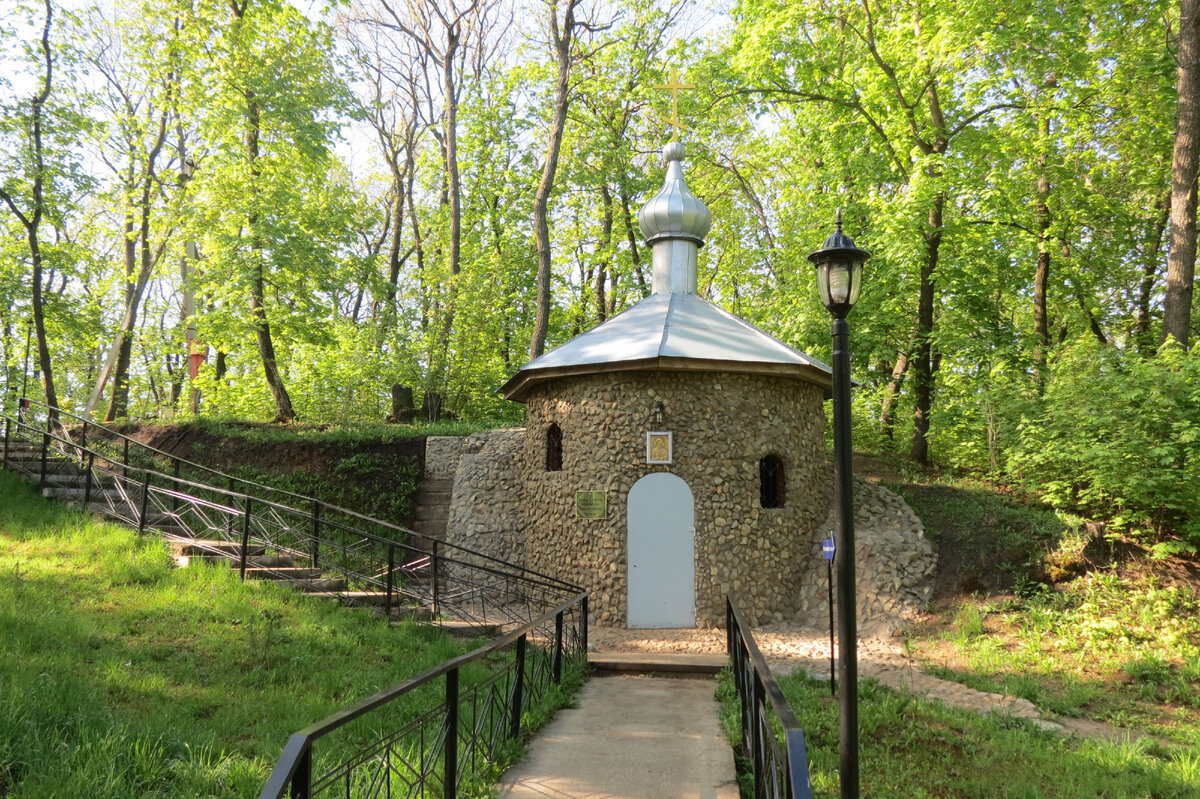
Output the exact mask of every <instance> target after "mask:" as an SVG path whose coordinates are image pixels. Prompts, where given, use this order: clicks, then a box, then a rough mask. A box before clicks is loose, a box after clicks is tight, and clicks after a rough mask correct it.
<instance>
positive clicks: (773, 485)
mask: <svg viewBox="0 0 1200 799" xmlns="http://www.w3.org/2000/svg"><path fill="white" fill-rule="evenodd" d="M758 477H759V482H760V488H759V501H760V502H761V504H762V506H763V507H764V508H782V507H783V502H784V499H785V498H786V494H787V491H786V489H787V483H786V482H785V480H784V477H783V460H781V459H780V457H779V456H778V455H768V456H766V457H765V458H763V459H762V460H760V461H759V462H758Z"/></svg>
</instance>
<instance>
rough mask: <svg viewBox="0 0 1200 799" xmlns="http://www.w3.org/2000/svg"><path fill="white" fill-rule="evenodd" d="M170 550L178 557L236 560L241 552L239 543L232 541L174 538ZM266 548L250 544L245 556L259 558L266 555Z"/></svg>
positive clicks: (171, 540)
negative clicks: (214, 556) (190, 556)
mask: <svg viewBox="0 0 1200 799" xmlns="http://www.w3.org/2000/svg"><path fill="white" fill-rule="evenodd" d="M170 544H171V549H172V550H174V551H176V552H178V553H179V554H180V555H201V556H203V555H216V554H219V555H225V556H226V557H230V558H235V559H236V558H238V557H240V555H241V552H242V545H241V543H235V542H233V541H222V540H220V539H216V538H176V539H170ZM266 551H267V550H266V547H263V546H259V545H258V544H251V545H250V546H249V547H248V548H247V554H248V555H250V556H259V555H263V554H266Z"/></svg>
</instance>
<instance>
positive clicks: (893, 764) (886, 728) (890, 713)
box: [718, 673, 1200, 799]
mask: <svg viewBox="0 0 1200 799" xmlns="http://www.w3.org/2000/svg"><path fill="white" fill-rule="evenodd" d="M721 679H722V686H721V688H720V689H719V691H718V697H719V698H720V699H721V700H722V715H723V719H724V720H725V723H724V726H725V728H726V734H728V735H730V737H731V740H734V741H735V742H736V741H737V740H738V739H739V738H738V733H737V725H738V721H737V711H736V704H733V703H736V701H737V698H736V692H735V691H733V690H732V685H731V683H732V678H731V677H730V676H729V675H728V673H726V674H725V675H724V676H723V677H722V678H721ZM779 682H780V685H781V687H782V688H783V691H784V694H785V695H786V696H787V699H788V702H789V704H790V705H791V706H792V708H793V709H794V710H795V711H796V715H797V718H798V719H799V722H800V726H801V727H802V729H803V730H804V734H805V737H806V741H807V745H808V755H809V762H810V774H811V776H812V782H813V789H814V792H815V795H816V796H817V797H836V796H838V795H839V787H838V751H839V750H838V708H837V701H836V699H833V698H831V697H830V696H829V686H828V683H827V682H825V681H822V680H814V679H811V678H809V677H807V676H804V675H799V674H797V675H792V676H788V677H784V678H782V679H780V681H779ZM859 699H860V703H859V762H860V768H861V775H860V789H861V794H862V796H865V797H872V798H873V799H892V798H893V797H894V798H895V799H901V798H902V797H903V799H919V798H920V797H966V798H969V799H1076V798H1078V799H1085V797H1086V799H1095V798H1096V797H1103V798H1104V799H1123V798H1125V797H1128V798H1129V799H1143V798H1148V797H1154V798H1155V799H1194V798H1195V797H1196V796H1200V750H1197V749H1196V748H1194V747H1183V746H1165V745H1162V744H1158V743H1154V742H1152V741H1150V739H1143V740H1142V741H1139V742H1137V743H1130V744H1109V743H1104V742H1101V741H1096V740H1079V739H1073V738H1064V737H1062V736H1059V735H1057V734H1055V733H1050V732H1043V731H1041V730H1038V729H1037V728H1035V727H1034V726H1032V725H1031V724H1029V723H1027V722H1024V721H1020V720H1016V719H1012V718H1009V717H1005V716H999V715H989V716H981V715H979V714H977V713H973V712H971V711H966V710H959V709H956V708H950V707H947V706H945V705H942V704H940V703H937V702H931V701H925V700H922V699H918V698H915V697H912V696H907V695H904V694H902V693H899V692H896V691H893V690H890V689H888V688H885V687H882V686H880V685H879V684H878V683H876V682H874V681H869V680H868V681H864V682H862V683H861V684H860V688H859Z"/></svg>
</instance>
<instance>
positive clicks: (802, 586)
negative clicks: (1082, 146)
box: [426, 402, 936, 635]
mask: <svg viewBox="0 0 1200 799" xmlns="http://www.w3.org/2000/svg"><path fill="white" fill-rule="evenodd" d="M589 404H590V403H589ZM664 404H666V403H665V402H664ZM676 407H678V406H676ZM568 415H569V414H568ZM559 418H560V419H562V421H560V422H559V424H560V425H561V426H562V427H563V430H564V443H565V444H566V446H564V472H566V470H567V468H568V463H571V460H570V457H569V453H570V452H571V450H572V446H571V442H572V438H571V436H570V435H569V434H568V429H569V426H568V424H566V423H564V422H565V421H566V419H565V418H564V417H562V416H560V417H559ZM579 423H580V424H586V422H585V421H584V420H579ZM705 423H707V424H711V425H712V426H713V427H714V428H719V427H722V426H723V425H722V424H720V423H719V422H717V421H714V420H712V419H709V420H707V422H705ZM664 426H665V427H671V426H672V425H670V424H667V425H664ZM701 426H703V424H702V425H701ZM571 427H573V425H571ZM626 438H627V439H628V440H626V441H624V442H620V441H618V442H617V443H619V444H620V445H621V446H620V447H617V446H615V445H614V446H613V449H614V451H622V452H625V457H626V458H627V459H628V461H627V467H628V469H629V472H630V474H629V475H628V476H624V477H621V478H620V479H617V480H612V481H611V482H608V483H606V486H605V487H606V488H607V491H608V505H609V518H608V519H607V520H604V521H601V520H593V519H576V518H575V513H574V504H573V499H574V497H573V493H572V492H573V491H574V490H575V489H574V486H575V485H585V486H586V487H588V488H591V487H593V483H592V482H591V481H593V480H594V479H595V474H597V472H595V471H592V472H588V471H586V470H582V471H580V472H579V474H581V475H582V476H581V477H579V478H573V477H571V473H569V472H568V473H566V474H565V475H564V473H563V472H559V473H550V475H551V476H550V477H549V478H548V479H546V478H543V480H544V482H543V481H542V480H535V481H533V482H534V484H533V486H532V488H533V489H534V490H532V491H530V490H528V489H530V488H531V486H530V485H529V484H528V483H527V481H526V478H525V472H526V462H527V459H529V458H531V457H535V458H536V460H535V461H534V463H535V464H537V465H538V466H539V467H540V466H541V465H542V464H543V462H544V461H543V455H544V450H543V449H542V447H543V446H544V439H542V440H540V441H539V439H540V436H536V435H534V434H531V433H530V432H529V431H528V430H526V429H515V430H494V431H490V432H487V433H478V434H475V435H471V436H465V437H458V438H450V437H446V438H439V439H430V441H435V440H436V441H437V444H436V445H435V449H436V452H435V453H432V454H433V456H434V457H433V458H432V459H431V453H428V452H427V455H426V458H427V462H429V461H430V460H433V461H435V462H442V463H450V462H453V463H454V464H456V467H455V472H454V492H453V499H452V502H451V508H450V517H449V522H448V524H447V531H446V536H447V540H449V541H451V542H452V543H455V544H459V545H462V546H466V547H469V548H470V549H473V550H476V551H479V552H482V553H483V554H486V555H489V556H491V557H495V558H500V559H502V560H508V561H512V562H516V563H524V564H525V565H528V566H529V567H530V568H534V569H539V570H544V571H548V572H550V573H553V574H556V575H558V576H560V577H562V578H563V579H567V580H570V581H572V582H586V581H585V579H584V576H585V575H588V576H589V579H591V581H592V582H591V583H590V584H588V585H587V587H588V588H589V590H591V591H592V593H593V608H596V613H595V614H594V621H596V622H598V623H601V624H609V625H622V626H623V624H624V620H623V618H617V614H616V612H615V610H616V609H617V608H618V607H619V608H620V610H621V611H622V612H623V609H624V590H625V583H624V570H625V558H624V535H625V526H624V525H625V515H624V513H625V508H624V504H625V500H626V497H627V495H628V491H629V487H630V486H631V485H632V483H633V482H634V481H635V478H633V475H638V476H640V475H641V474H644V473H647V472H648V471H649V470H650V469H651V468H653V469H656V470H663V471H666V470H671V471H673V472H675V473H677V474H680V476H681V477H684V479H687V480H688V481H689V483H691V484H692V487H693V492H694V494H695V495H696V498H697V517H696V524H697V579H696V583H697V609H698V610H700V609H701V608H705V614H706V615H705V617H704V618H703V620H702V621H703V622H704V623H705V624H709V625H719V624H721V623H722V622H723V615H720V614H718V613H717V612H716V611H717V608H716V606H717V605H718V604H719V603H723V602H724V594H725V592H726V591H732V592H733V593H734V595H735V596H737V597H739V602H741V603H742V604H743V607H744V608H746V607H753V608H754V613H755V621H754V622H752V623H753V624H769V623H776V622H780V621H789V622H795V623H799V624H802V625H804V626H807V627H812V628H814V629H822V628H824V627H826V626H827V624H828V622H827V619H828V604H827V602H828V597H829V594H828V585H827V572H826V568H825V562H824V560H823V559H822V558H821V550H820V544H821V541H822V540H823V539H825V538H826V537H828V536H829V535H830V532H831V531H832V530H833V529H834V527H835V525H836V517H835V515H834V514H833V513H832V512H826V513H822V514H821V515H822V516H823V517H824V520H823V521H822V523H820V524H815V525H812V526H811V531H810V532H809V533H808V534H807V535H804V536H797V535H795V534H794V532H793V531H791V530H788V529H787V528H786V527H785V526H783V525H780V526H779V527H777V528H771V527H767V529H768V531H770V530H772V529H776V530H778V531H779V533H780V535H779V536H778V539H777V541H775V542H772V541H766V542H762V541H760V542H757V543H755V542H754V541H753V540H752V539H754V538H756V537H757V534H756V532H755V531H756V530H757V529H758V527H757V526H756V525H757V524H760V523H762V522H764V521H766V522H768V523H769V521H770V518H769V517H770V514H774V513H777V511H775V510H764V509H762V508H758V507H750V506H756V505H757V504H758V502H757V483H758V479H757V474H756V473H747V471H746V470H745V469H744V468H738V467H737V466H736V465H734V464H733V463H732V461H733V459H731V458H720V459H713V461H714V462H712V463H710V465H708V466H693V467H692V472H693V473H692V474H690V475H688V476H685V475H684V474H683V470H682V468H681V467H682V466H683V464H682V463H676V464H672V465H671V466H660V467H646V466H645V465H644V464H638V463H637V461H638V460H639V459H644V452H639V453H631V452H626V450H629V449H630V448H632V447H634V446H635V442H634V441H633V440H632V439H633V435H632V434H628V435H627V436H626ZM530 439H534V441H535V443H534V445H533V451H532V455H531V454H530V444H529V441H530ZM593 439H594V440H596V441H597V442H598V441H599V437H598V436H593ZM687 440H688V439H687V438H685V439H684V441H685V443H686V442H687ZM576 443H577V444H578V440H576ZM605 446H606V447H607V446H609V445H605ZM636 446H638V447H644V438H642V439H640V440H639V441H638V442H637V443H636ZM677 446H678V444H677ZM576 449H578V447H576ZM677 451H678V450H677ZM822 452H823V450H822ZM680 456H681V458H682V453H680ZM572 457H574V458H576V459H579V458H582V457H584V456H583V455H582V454H581V453H579V452H578V451H577V452H576V453H575V455H574V456H572ZM726 461H730V463H726ZM755 463H756V461H755ZM789 466H790V464H789ZM574 468H576V469H580V464H579V463H578V462H576V463H575V464H574ZM704 469H707V471H704ZM751 471H752V472H753V470H751ZM792 471H793V470H791V469H789V480H788V502H789V504H790V503H791V502H792V501H793V500H794V496H795V495H794V494H793V493H792V491H793V478H792ZM729 472H732V474H729ZM697 475H700V476H704V475H711V478H710V479H713V480H714V485H715V486H716V487H715V488H714V489H713V490H712V491H711V492H708V493H709V496H708V498H707V499H706V500H705V501H706V502H707V504H708V506H709V507H710V508H712V510H711V511H709V513H711V517H710V518H711V522H710V524H711V526H710V527H709V528H708V529H710V530H713V531H714V532H715V533H716V535H715V537H711V539H710V543H709V544H705V545H704V546H703V547H702V546H701V545H700V539H701V537H702V533H701V532H700V530H701V529H702V528H701V515H700V512H699V507H700V501H699V500H700V494H701V493H702V489H701V488H700V487H699V486H698V485H696V484H695V483H693V482H692V481H693V480H696V479H697ZM579 480H587V481H588V482H586V483H580V482H578V481H579ZM717 480H719V481H720V482H715V481H717ZM810 480H811V481H812V485H811V486H810V488H809V490H810V491H812V492H813V493H819V494H820V496H819V498H818V499H817V500H816V504H815V507H817V508H819V509H821V510H822V511H824V510H825V509H826V508H827V507H828V503H829V497H830V495H831V491H830V490H829V488H830V484H831V481H832V471H831V468H830V466H829V464H828V463H827V462H825V461H824V460H823V459H822V460H820V461H819V466H818V467H817V468H815V469H814V470H813V472H812V473H811V475H810ZM558 484H562V485H558ZM556 486H557V487H558V490H554V489H555V487H556ZM735 492H736V493H739V494H740V495H741V497H740V498H733V499H731V498H730V496H729V495H730V494H733V493H735ZM531 495H532V496H533V497H535V498H540V501H541V502H542V503H545V502H546V501H547V499H548V498H549V499H551V500H552V501H553V502H555V503H560V502H561V503H562V506H561V507H556V508H555V509H553V510H552V511H551V510H548V509H547V507H546V505H545V504H542V505H540V506H539V505H530V501H531V500H530V496H531ZM747 497H749V498H747ZM854 498H855V507H856V510H855V532H856V550H857V558H856V560H857V562H858V595H857V599H858V623H859V627H860V630H862V631H863V634H864V635H870V634H885V633H888V632H891V631H894V630H896V629H898V628H899V627H901V626H902V625H903V623H904V621H905V620H906V619H907V618H910V617H911V616H912V615H913V614H915V613H916V612H918V611H919V610H921V609H922V608H923V607H924V606H925V604H926V603H927V602H928V601H929V598H930V596H931V595H932V591H933V573H934V569H935V566H936V556H935V555H934V553H933V549H932V547H931V546H930V544H929V541H928V540H927V539H926V538H925V535H924V528H923V526H922V524H921V522H920V520H919V519H918V518H917V516H916V514H914V513H913V512H912V510H911V509H910V508H909V507H908V504H907V503H906V502H905V501H904V500H903V499H902V498H901V497H900V496H898V495H896V494H895V493H893V492H891V491H888V490H887V489H886V488H883V487H882V486H879V485H877V484H875V483H870V482H867V481H866V480H863V479H861V478H859V479H856V480H855V485H854ZM531 508H532V509H533V510H534V512H535V513H536V514H537V518H538V520H539V524H538V526H537V527H534V526H531V525H530V521H529V516H530V514H529V512H528V511H529V510H530V509H531ZM778 510H780V511H782V510H784V509H778ZM718 511H719V512H720V515H719V516H718V515H717V512H718ZM739 515H740V518H739ZM780 515H782V514H780ZM572 546H574V547H576V548H577V551H576V552H570V551H569V548H570V547H572ZM789 548H790V549H789ZM530 549H532V550H534V551H535V552H536V553H538V555H537V557H536V561H537V562H536V563H535V562H532V561H531V559H530V558H528V557H527V555H528V550H530ZM555 558H557V559H560V560H561V561H562V562H561V563H558V562H556V561H555V560H554V559H555ZM749 559H752V562H753V563H754V564H755V567H754V568H755V569H757V570H758V571H759V572H761V573H760V574H748V573H746V568H745V566H746V564H747V563H749V562H751V561H750V560H749ZM835 585H836V582H835ZM764 586H765V587H764ZM835 590H836V589H835ZM703 591H710V592H714V593H712V594H710V596H708V597H704V596H702V592H703ZM617 592H620V593H619V594H618V593H617ZM598 606H599V607H598ZM721 607H722V608H723V604H722V605H721ZM722 612H723V611H722ZM749 612H750V611H747V613H749Z"/></svg>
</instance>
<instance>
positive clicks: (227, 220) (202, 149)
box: [184, 0, 354, 422]
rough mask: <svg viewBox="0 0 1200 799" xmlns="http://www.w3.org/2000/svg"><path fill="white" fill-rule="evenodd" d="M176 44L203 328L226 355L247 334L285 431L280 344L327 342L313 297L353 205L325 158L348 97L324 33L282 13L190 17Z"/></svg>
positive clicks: (253, 2)
mask: <svg viewBox="0 0 1200 799" xmlns="http://www.w3.org/2000/svg"><path fill="white" fill-rule="evenodd" d="M184 31H185V35H186V37H187V41H188V46H189V49H188V51H187V58H188V59H189V60H190V62H191V70H192V73H191V78H192V79H191V80H189V81H188V82H187V83H186V85H185V92H186V100H187V102H186V105H187V108H188V109H189V110H188V113H189V114H190V115H192V117H193V118H194V119H195V120H196V124H197V126H198V129H199V136H200V139H201V143H200V146H198V147H197V148H196V154H195V160H196V163H197V167H196V176H195V178H194V179H193V181H192V187H191V188H192V190H193V197H194V202H193V204H192V211H191V213H190V215H189V216H190V219H189V227H190V228H191V229H192V231H193V233H194V234H195V236H196V238H197V239H198V240H200V241H201V242H202V243H203V248H202V249H203V252H204V253H205V260H204V268H203V272H202V275H201V276H200V278H199V279H200V281H201V282H202V284H203V287H204V289H205V292H206V293H207V295H208V297H209V303H210V304H211V310H210V311H209V312H208V313H206V314H205V315H204V319H202V320H201V321H202V323H203V324H205V325H208V326H209V330H208V336H207V340H210V341H213V340H214V339H213V338H212V337H213V336H215V337H216V338H217V339H219V341H214V343H217V344H218V346H219V349H221V350H222V351H226V352H228V351H230V348H231V345H232V343H233V341H234V340H235V338H236V337H237V334H238V333H239V332H241V331H244V330H248V331H249V332H252V333H253V335H254V340H255V343H256V349H257V351H258V360H259V362H260V364H261V366H262V374H263V377H264V378H265V381H266V384H267V388H268V389H269V391H270V394H271V398H272V401H273V404H274V409H275V413H274V418H275V420H276V421H278V422H288V421H291V420H293V419H295V418H296V416H297V413H296V409H295V407H294V405H293V402H292V398H291V395H290V394H289V392H288V390H287V388H286V385H285V381H284V378H285V374H284V367H285V364H281V363H280V359H279V357H278V354H277V348H276V338H277V336H279V335H280V334H281V333H282V334H283V335H285V336H288V337H290V336H315V337H321V336H327V335H328V330H327V329H325V328H323V326H322V325H321V324H320V322H319V321H318V320H319V319H320V318H321V315H322V314H321V310H323V308H322V303H323V302H324V301H325V300H326V298H327V295H324V294H323V293H322V292H323V291H324V290H327V288H328V287H329V284H330V283H331V281H333V280H334V276H335V272H336V269H337V265H336V264H337V258H338V255H339V252H340V250H341V248H342V246H343V241H345V240H348V239H349V237H350V236H351V235H352V233H351V226H350V225H349V224H347V223H346V222H345V220H346V219H347V218H348V217H349V215H350V214H352V213H353V212H354V211H353V210H352V200H353V198H352V197H349V196H346V195H344V194H343V193H342V192H341V191H340V185H339V181H337V180H334V179H331V172H332V171H334V170H335V165H336V162H335V159H334V158H333V157H332V155H331V153H330V149H329V142H330V140H331V138H332V137H333V135H334V132H335V130H336V126H337V119H338V117H339V116H340V115H341V114H344V113H345V112H346V109H347V108H348V105H349V94H348V92H347V91H346V89H345V86H344V85H343V84H342V82H341V80H340V79H339V77H338V76H337V74H336V73H335V71H334V67H333V64H334V58H333V52H332V50H333V44H332V38H331V36H330V32H329V31H328V29H327V28H325V27H323V26H320V25H316V24H314V23H311V22H309V21H308V20H307V19H305V18H304V17H303V16H302V15H301V14H300V13H299V12H298V11H296V10H295V9H294V8H293V7H292V6H291V5H290V4H288V3H286V2H283V1H282V0H236V1H233V0H231V1H230V2H228V3H227V4H226V5H225V7H224V9H223V10H222V9H220V8H218V7H216V6H213V5H198V6H195V7H194V9H193V11H192V13H191V15H190V16H189V17H187V19H186V21H185V24H184ZM242 303H245V304H246V305H247V306H248V315H246V316H243V315H242V313H241V312H240V307H243V306H242ZM318 309H321V310H318Z"/></svg>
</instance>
